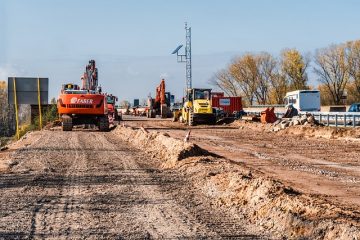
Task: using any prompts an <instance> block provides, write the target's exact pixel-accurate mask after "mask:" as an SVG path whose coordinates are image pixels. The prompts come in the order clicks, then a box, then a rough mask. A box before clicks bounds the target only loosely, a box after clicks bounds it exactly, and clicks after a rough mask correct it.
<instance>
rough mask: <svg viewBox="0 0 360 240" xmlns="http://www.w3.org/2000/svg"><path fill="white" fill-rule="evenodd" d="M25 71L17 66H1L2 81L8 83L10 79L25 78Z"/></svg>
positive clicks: (0, 79) (0, 75)
mask: <svg viewBox="0 0 360 240" xmlns="http://www.w3.org/2000/svg"><path fill="white" fill-rule="evenodd" d="M24 75H25V70H24V69H21V68H19V67H18V66H16V65H11V64H6V65H2V66H0V81H7V79H8V77H14V76H24Z"/></svg>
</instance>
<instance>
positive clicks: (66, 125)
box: [62, 116, 73, 131]
mask: <svg viewBox="0 0 360 240" xmlns="http://www.w3.org/2000/svg"><path fill="white" fill-rule="evenodd" d="M72 128H73V124H72V118H71V117H70V116H62V130H63V131H72Z"/></svg>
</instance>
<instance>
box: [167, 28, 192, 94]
mask: <svg viewBox="0 0 360 240" xmlns="http://www.w3.org/2000/svg"><path fill="white" fill-rule="evenodd" d="M185 31H186V46H185V54H179V50H180V48H182V47H183V45H179V46H178V47H177V48H176V49H175V50H174V51H173V52H172V54H175V53H176V56H177V62H179V63H183V62H185V63H186V83H185V86H186V89H189V88H192V69H191V27H188V25H187V23H185Z"/></svg>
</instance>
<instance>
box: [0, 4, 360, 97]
mask: <svg viewBox="0 0 360 240" xmlns="http://www.w3.org/2000/svg"><path fill="white" fill-rule="evenodd" d="M359 10H360V1H358V0H342V1H340V0H337V1H335V0H302V1H299V0H298V1H295V0H273V1H271V0H252V1H250V0H249V1H241V0H196V1H195V0H192V1H190V0H182V1H171V0H167V1H166V0H151V1H150V0H148V1H146V0H118V1H115V0H103V1H100V0H98V1H95V0H0V78H2V79H3V80H5V79H6V78H7V77H8V76H9V75H11V76H13V75H17V76H42V77H49V78H50V95H51V96H56V95H57V94H58V91H59V88H60V85H61V83H65V82H79V78H80V75H81V74H82V71H83V70H84V66H85V64H86V63H87V61H88V60H89V59H90V58H94V59H95V60H96V61H97V62H98V67H99V73H100V83H101V84H102V86H103V87H104V89H105V90H106V91H109V92H113V93H115V94H116V95H118V96H119V97H120V99H128V100H131V101H132V99H133V98H140V99H141V98H145V97H146V96H147V95H148V93H149V92H152V94H154V89H155V86H156V85H157V84H158V83H159V82H160V77H161V76H166V80H167V86H168V89H169V90H170V91H172V92H173V93H175V94H176V95H177V97H179V96H180V95H181V94H182V90H183V88H184V79H185V66H184V65H183V64H178V63H176V59H175V57H174V56H171V55H170V53H171V51H172V50H173V49H174V48H175V47H176V46H177V45H178V44H180V43H183V42H184V35H185V31H184V22H185V21H188V22H189V25H190V26H191V27H192V32H193V38H192V40H193V46H192V47H193V86H199V87H205V86H207V81H208V79H209V78H210V77H211V76H212V75H213V73H214V72H216V71H217V70H219V69H220V68H222V67H224V66H226V65H227V64H228V62H229V61H230V60H231V59H232V58H233V57H234V56H236V55H238V54H241V53H244V52H259V51H268V52H270V53H272V54H274V55H277V54H279V52H280V51H281V49H284V48H297V49H299V50H300V51H302V52H311V53H313V52H314V51H315V50H316V49H317V48H321V47H326V46H328V45H330V44H332V43H341V42H345V41H348V40H354V39H359V38H360V28H359V22H360V14H359ZM311 82H312V83H313V84H315V83H316V82H315V79H313V76H312V79H311Z"/></svg>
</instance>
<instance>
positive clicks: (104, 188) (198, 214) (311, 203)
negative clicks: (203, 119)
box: [0, 116, 360, 239]
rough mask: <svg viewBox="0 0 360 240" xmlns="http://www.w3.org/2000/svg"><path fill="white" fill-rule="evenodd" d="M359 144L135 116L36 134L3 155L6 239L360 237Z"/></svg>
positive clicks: (353, 137) (319, 132)
mask: <svg viewBox="0 0 360 240" xmlns="http://www.w3.org/2000/svg"><path fill="white" fill-rule="evenodd" d="M189 130H191V133H190V138H189V142H190V143H189V144H183V139H184V137H185V136H186V134H187V133H188V132H189ZM359 136H360V132H358V131H357V130H348V131H334V130H333V129H325V128H322V129H314V128H310V127H307V128H305V127H303V126H298V127H294V128H292V129H286V130H284V131H279V132H277V133H274V132H271V128H270V127H269V126H264V125H262V124H260V123H245V122H241V121H236V122H233V123H231V124H224V125H215V126H207V125H200V126H194V127H188V126H185V125H183V124H180V123H175V122H171V121H170V120H168V119H167V120H162V119H151V120H149V119H147V118H144V117H128V116H124V121H123V122H122V123H120V126H118V127H117V128H115V129H114V130H113V131H111V132H106V133H102V132H98V131H96V130H90V129H86V130H85V129H75V130H74V131H72V132H62V131H61V130H60V128H58V127H55V128H53V129H51V130H43V131H37V132H31V133H29V134H27V135H25V137H23V138H22V139H21V140H19V141H17V142H14V143H12V144H10V145H8V149H7V150H5V151H2V152H0V200H1V205H0V239H1V238H3V239H6V238H30V239H31V238H52V239H99V238H102V239H104V238H105V239H108V238H110V239H159V238H169V239H174V238H175V239H184V238H190V239H198V238H210V239H221V238H223V239H229V238H232V239H256V238H258V239H279V238H314V239H356V237H360V235H359V233H360V211H359V210H360V196H359V195H360V191H359V190H360V187H359V181H360V171H359V164H360V163H359V161H360V157H359V156H360V148H359V146H360V141H359V139H360V138H359ZM194 144H196V145H194Z"/></svg>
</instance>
